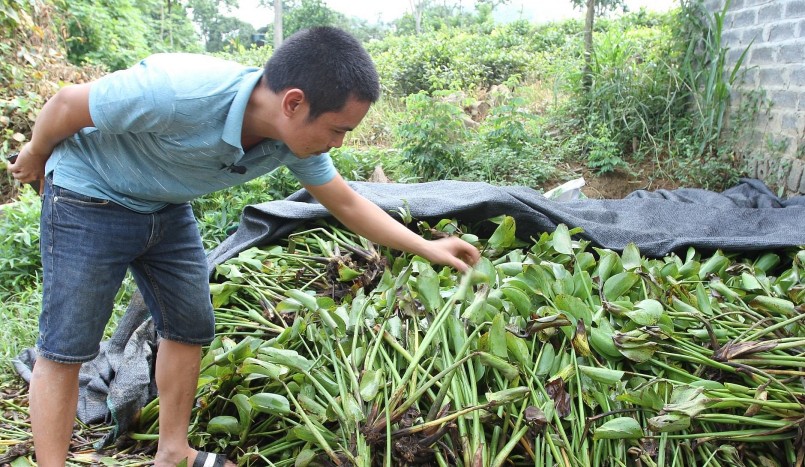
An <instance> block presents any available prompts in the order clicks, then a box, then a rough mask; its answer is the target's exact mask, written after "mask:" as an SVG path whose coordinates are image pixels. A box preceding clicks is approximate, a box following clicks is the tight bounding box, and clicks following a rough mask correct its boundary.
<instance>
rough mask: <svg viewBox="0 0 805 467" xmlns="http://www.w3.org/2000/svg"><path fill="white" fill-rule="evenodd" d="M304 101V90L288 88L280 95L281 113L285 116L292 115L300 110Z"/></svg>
mask: <svg viewBox="0 0 805 467" xmlns="http://www.w3.org/2000/svg"><path fill="white" fill-rule="evenodd" d="M305 103H307V101H306V100H305V93H304V91H302V90H301V89H297V88H293V89H288V90H287V91H285V94H284V95H283V96H282V113H283V114H284V115H285V116H286V117H292V116H293V115H295V114H298V113H300V112H302V108H303V107H304V105H303V104H305Z"/></svg>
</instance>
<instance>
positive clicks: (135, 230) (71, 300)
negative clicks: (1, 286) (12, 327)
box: [36, 178, 215, 363]
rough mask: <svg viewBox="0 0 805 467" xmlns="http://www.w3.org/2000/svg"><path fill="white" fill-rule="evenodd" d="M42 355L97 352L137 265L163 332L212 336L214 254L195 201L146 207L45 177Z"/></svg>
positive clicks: (68, 357) (73, 356)
mask: <svg viewBox="0 0 805 467" xmlns="http://www.w3.org/2000/svg"><path fill="white" fill-rule="evenodd" d="M40 226H41V233H40V249H41V253H42V267H43V298H42V314H41V316H40V317H39V338H38V339H37V343H36V346H37V351H38V353H39V356H41V357H44V358H46V359H48V360H52V361H56V362H61V363H82V362H86V361H89V360H92V359H93V358H95V356H97V355H98V352H99V345H100V342H101V339H102V338H103V333H104V328H105V327H106V324H107V322H108V321H109V318H110V317H111V314H112V311H113V307H114V300H115V296H116V295H117V292H118V290H119V289H120V285H121V283H122V282H123V279H124V277H125V274H126V270H127V269H129V268H130V269H131V272H132V275H133V277H134V280H135V282H136V283H137V287H138V288H139V290H140V292H141V293H142V295H143V298H144V300H145V303H146V305H147V306H148V308H149V310H150V312H151V316H152V317H153V321H154V324H155V325H156V329H157V333H158V334H159V335H160V337H162V338H164V339H168V340H171V341H176V342H182V343H186V344H202V345H203V344H207V343H209V342H210V341H212V338H213V333H214V330H215V323H214V315H213V310H212V304H211V303H210V287H209V276H208V272H207V259H206V255H205V252H204V247H203V245H202V243H201V237H200V235H199V233H198V227H197V226H196V221H195V218H194V217H193V211H192V209H191V207H190V205H189V204H187V203H186V204H175V205H169V206H167V207H165V208H163V209H162V210H160V211H158V212H155V213H152V214H141V213H137V212H135V211H132V210H130V209H127V208H125V207H123V206H120V205H119V204H116V203H114V202H112V201H107V200H104V199H98V198H92V197H89V196H84V195H81V194H78V193H75V192H73V191H70V190H66V189H64V188H61V187H58V186H55V185H53V182H52V180H50V179H49V178H48V179H47V180H46V182H45V193H44V199H43V204H42V217H41V223H40Z"/></svg>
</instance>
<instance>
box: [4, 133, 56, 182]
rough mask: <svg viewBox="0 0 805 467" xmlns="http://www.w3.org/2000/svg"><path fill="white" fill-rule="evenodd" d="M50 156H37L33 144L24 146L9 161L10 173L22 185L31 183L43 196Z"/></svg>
mask: <svg viewBox="0 0 805 467" xmlns="http://www.w3.org/2000/svg"><path fill="white" fill-rule="evenodd" d="M47 159H48V155H44V156H37V155H36V154H34V153H33V152H32V151H31V144H30V143H28V144H26V145H25V146H23V148H22V150H21V151H20V153H19V154H18V155H16V156H12V157H11V158H9V159H8V171H9V172H10V173H11V175H12V176H13V177H14V179H15V180H17V181H19V182H20V183H29V184H31V186H33V187H34V189H36V190H37V191H39V192H40V194H41V187H42V184H41V183H40V181H41V180H44V179H45V163H46V162H47Z"/></svg>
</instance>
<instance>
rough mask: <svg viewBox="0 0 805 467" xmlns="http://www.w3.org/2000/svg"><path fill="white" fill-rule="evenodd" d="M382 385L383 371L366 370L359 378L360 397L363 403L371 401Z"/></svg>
mask: <svg viewBox="0 0 805 467" xmlns="http://www.w3.org/2000/svg"><path fill="white" fill-rule="evenodd" d="M382 384H383V370H366V371H365V372H364V373H363V376H362V377H361V383H360V389H359V392H360V395H361V399H363V400H364V401H371V400H373V399H374V398H375V397H377V393H378V392H379V391H380V388H381V387H382Z"/></svg>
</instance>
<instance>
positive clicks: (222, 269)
mask: <svg viewBox="0 0 805 467" xmlns="http://www.w3.org/2000/svg"><path fill="white" fill-rule="evenodd" d="M492 221H493V222H495V223H497V224H498V226H497V229H496V230H495V231H494V232H492V234H491V236H490V237H489V238H488V239H479V238H478V237H477V236H475V235H473V234H472V231H473V230H474V229H473V228H471V227H468V226H464V225H461V224H460V223H459V222H458V221H457V220H455V219H445V220H443V221H441V222H439V223H438V224H437V225H434V226H430V225H428V224H426V223H419V224H418V225H419V228H420V232H421V234H422V235H425V236H430V235H438V234H453V235H461V236H462V237H463V238H465V239H467V240H469V241H472V242H475V243H477V244H478V247H479V249H481V251H483V252H484V253H483V258H482V260H481V262H480V263H479V265H477V266H476V268H475V272H474V273H472V274H470V275H465V276H463V277H460V276H457V275H456V274H455V272H454V271H452V270H450V269H449V268H441V269H440V268H436V269H434V268H433V267H432V266H431V265H430V264H428V263H427V262H424V261H423V260H422V259H421V258H417V257H411V256H405V255H403V256H398V255H397V254H395V253H394V252H391V251H388V250H385V249H381V250H376V249H375V248H374V247H373V246H372V245H371V244H369V243H367V242H366V241H365V240H364V239H361V238H360V237H356V236H354V235H353V234H351V233H349V232H346V231H344V230H342V228H341V227H339V226H338V225H335V224H326V223H320V224H318V225H311V226H306V227H303V228H301V229H299V230H297V231H296V232H295V233H293V234H292V235H290V236H289V238H288V239H287V240H286V241H282V242H280V243H279V244H275V245H268V246H264V247H260V248H252V249H249V250H246V251H244V252H242V253H240V254H239V255H238V256H237V257H236V258H233V259H231V260H229V261H227V262H225V263H223V264H221V265H219V266H218V267H217V268H216V272H215V275H214V279H213V285H212V292H213V297H212V299H213V304H214V306H215V308H216V314H217V323H218V330H217V331H218V332H217V335H218V337H217V338H216V340H215V342H213V344H212V345H210V347H209V348H208V349H207V353H206V355H205V356H204V358H203V362H202V367H203V370H202V376H201V379H200V387H199V397H200V401H201V402H200V404H199V405H198V406H197V407H196V409H195V410H194V417H193V420H194V426H193V433H192V435H191V436H192V438H193V439H194V441H195V442H197V443H198V444H200V445H208V446H209V445H211V444H214V445H215V446H217V447H218V448H219V449H221V450H222V451H223V452H226V453H227V454H228V455H229V456H230V457H232V458H236V459H237V460H238V463H239V464H240V465H261V464H262V463H264V462H265V460H266V459H271V462H272V463H273V464H274V465H289V466H290V465H299V463H300V459H303V460H304V461H305V462H307V463H311V462H312V463H316V464H326V463H328V462H329V463H332V464H334V465H338V464H343V465H387V463H388V462H391V463H392V464H393V465H421V464H422V463H429V462H430V463H436V464H439V465H456V466H471V465H472V466H474V465H494V466H500V465H553V464H555V463H557V462H561V464H562V465H568V466H589V465H607V462H611V461H613V460H615V461H617V462H621V463H624V464H625V463H626V462H627V461H630V462H631V461H634V462H637V461H640V462H645V463H651V464H652V465H685V466H693V465H703V464H705V463H707V462H710V463H716V462H717V463H719V464H721V465H747V466H749V465H752V466H761V465H793V464H794V463H795V458H796V456H797V455H801V454H802V451H801V449H802V448H801V447H798V446H799V437H800V435H799V424H800V423H801V420H802V418H803V417H805V411H803V407H802V405H801V403H800V402H799V400H798V397H800V396H801V394H802V393H803V391H805V388H803V386H802V382H801V381H800V379H799V378H797V377H796V376H797V375H799V373H800V371H799V370H798V367H799V366H800V365H802V364H803V363H805V362H803V358H802V356H801V355H800V352H801V349H802V346H803V345H805V337H803V328H802V325H801V321H802V312H803V311H805V308H803V307H804V306H805V269H804V268H805V250H796V249H794V250H791V251H788V252H786V253H785V254H784V255H779V254H777V253H765V254H760V255H746V256H741V255H738V254H725V253H723V252H720V251H717V252H714V253H711V254H709V255H705V254H702V253H701V252H698V251H696V250H695V249H692V248H691V249H688V250H687V251H686V252H685V253H684V254H682V255H681V256H677V255H674V254H672V255H669V256H666V257H664V258H656V259H650V258H646V257H643V256H641V254H640V251H639V250H638V249H637V248H636V247H635V246H634V245H629V246H628V247H627V248H626V249H625V250H624V251H623V253H622V254H618V253H615V252H613V251H611V250H604V249H595V248H590V247H589V244H588V243H587V242H585V241H576V240H574V239H573V236H574V235H575V234H576V233H578V230H577V229H574V230H568V229H567V228H566V227H565V226H563V225H560V226H559V227H558V228H557V229H556V231H555V232H553V233H544V234H542V235H540V236H539V238H532V239H530V241H527V242H523V241H521V240H519V239H518V238H517V237H516V236H515V233H516V226H515V225H514V221H513V219H511V218H507V217H505V216H501V217H499V218H496V219H493V220H492ZM760 322H763V323H765V324H764V326H758V323H760ZM789 377H791V378H789ZM158 404H159V401H158V399H157V400H155V401H154V402H153V403H151V404H149V405H148V406H147V407H146V408H145V409H144V411H143V414H142V416H141V420H140V422H141V428H140V430H139V431H136V432H135V433H134V434H132V437H133V438H134V439H148V437H149V436H150V435H152V434H153V433H154V432H155V430H156V417H157V415H158ZM725 446H726V447H728V448H725ZM655 463H656V464H655ZM303 464H304V465H308V464H305V463H303ZM311 465H313V464H311Z"/></svg>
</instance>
